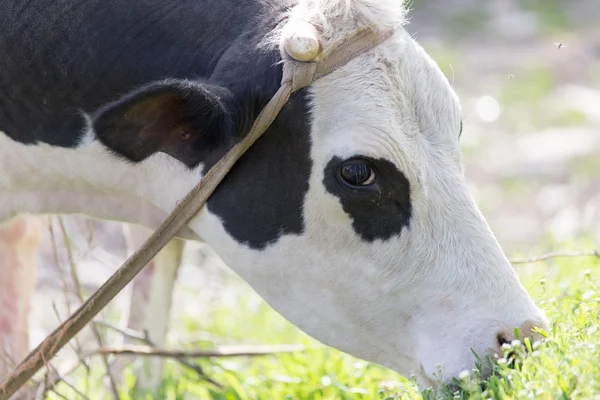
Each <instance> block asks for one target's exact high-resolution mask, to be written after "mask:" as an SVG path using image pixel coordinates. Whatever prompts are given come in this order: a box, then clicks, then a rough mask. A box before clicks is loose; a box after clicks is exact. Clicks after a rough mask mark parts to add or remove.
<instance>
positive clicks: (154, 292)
mask: <svg viewBox="0 0 600 400" xmlns="http://www.w3.org/2000/svg"><path fill="white" fill-rule="evenodd" d="M126 229H128V230H129V232H128V234H127V233H126V235H125V236H126V237H127V238H128V247H129V251H130V253H132V252H133V251H134V250H136V249H138V248H139V247H140V246H141V245H142V243H144V241H145V240H146V239H147V238H148V237H149V236H150V233H151V232H150V231H149V230H148V229H146V228H144V227H141V226H138V225H128V226H127V228H126ZM184 244H185V242H183V241H181V240H176V239H175V240H172V241H171V242H169V243H168V244H167V245H166V246H165V247H164V248H163V249H162V250H161V251H160V252H159V253H158V254H157V255H156V257H155V258H154V259H153V260H152V261H151V262H150V263H149V265H147V266H146V268H145V269H144V270H143V271H142V272H141V273H140V275H138V276H137V277H136V278H135V279H134V281H133V284H132V288H131V296H130V306H129V312H128V317H127V318H128V321H127V327H128V328H130V329H134V330H137V331H143V332H146V333H147V335H148V338H149V339H150V340H151V341H152V343H153V344H154V345H155V346H158V347H162V346H164V345H165V340H166V336H167V327H168V323H169V315H170V310H171V303H172V298H173V287H174V285H175V280H176V278H177V270H178V269H179V265H180V264H181V259H182V255H183V249H184ZM162 369H163V360H162V359H160V358H147V359H144V360H143V368H142V371H141V373H140V374H139V375H138V386H139V387H140V388H141V389H146V390H156V389H157V388H158V386H159V385H160V380H161V376H162Z"/></svg>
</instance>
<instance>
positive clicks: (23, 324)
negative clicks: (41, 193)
mask: <svg viewBox="0 0 600 400" xmlns="http://www.w3.org/2000/svg"><path fill="white" fill-rule="evenodd" d="M45 228H46V224H45V222H44V220H43V219H42V218H40V217H29V216H19V217H17V218H15V219H14V220H12V221H10V222H9V223H7V224H3V225H0V355H1V356H0V377H3V376H6V374H8V373H9V372H10V371H11V368H12V365H10V364H11V363H12V362H14V363H18V362H20V361H21V360H22V359H23V358H24V357H25V356H26V355H27V353H28V351H29V323H28V319H29V311H30V308H31V298H32V296H33V292H34V289H35V270H36V256H37V249H38V247H39V246H40V244H41V241H42V239H43V237H44V234H45V232H46V229H45Z"/></svg>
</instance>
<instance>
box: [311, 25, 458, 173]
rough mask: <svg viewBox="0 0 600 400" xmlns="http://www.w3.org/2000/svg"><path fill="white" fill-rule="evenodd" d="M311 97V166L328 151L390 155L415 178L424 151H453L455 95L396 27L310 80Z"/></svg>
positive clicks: (424, 164)
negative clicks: (356, 55) (328, 72)
mask: <svg viewBox="0 0 600 400" xmlns="http://www.w3.org/2000/svg"><path fill="white" fill-rule="evenodd" d="M311 94H312V96H311V107H312V131H311V142H312V144H313V147H312V157H313V159H314V161H315V167H316V168H318V167H321V166H322V165H323V164H325V163H326V162H327V161H328V160H329V159H330V158H331V157H333V156H338V157H350V156H353V155H365V156H371V157H375V158H385V159H387V160H389V161H390V162H392V163H393V164H394V165H396V166H397V167H398V169H399V170H401V171H403V172H404V173H405V174H407V177H408V178H409V180H410V181H411V182H415V183H416V182H418V181H420V180H421V179H422V175H423V171H422V169H423V168H428V167H430V165H428V164H430V163H429V162H428V160H427V159H428V158H429V156H430V154H427V152H428V150H430V149H432V148H433V149H435V148H436V147H439V150H442V151H444V152H447V151H451V152H452V153H455V154H458V142H457V137H458V133H459V130H460V120H461V117H460V114H461V112H460V103H459V101H458V98H457V96H456V94H455V93H454V91H453V89H452V88H451V86H450V84H449V82H448V80H447V79H446V77H445V76H444V75H443V74H442V72H441V70H440V69H439V67H438V66H437V64H435V62H434V61H433V60H432V59H431V58H430V57H429V56H428V55H427V54H426V53H425V51H424V50H423V49H422V48H421V47H420V46H418V45H417V44H416V43H415V42H414V41H413V40H412V39H411V38H410V37H409V35H408V34H407V33H406V32H405V31H404V30H402V29H400V30H399V32H398V33H397V34H396V35H395V36H394V37H393V38H391V39H390V40H389V41H386V42H385V43H384V44H382V45H380V46H379V47H377V48H376V49H374V50H372V51H371V52H370V53H368V54H366V55H363V56H362V57H359V58H357V59H355V60H353V61H351V62H350V63H348V65H346V66H345V67H344V68H343V69H340V70H338V71H335V72H334V73H332V74H331V75H330V76H327V77H325V78H323V79H321V80H319V81H317V82H315V83H314V84H313V86H312V87H311ZM433 153H435V152H433ZM433 153H432V154H433ZM447 161H448V159H447V158H446V159H444V160H443V162H447ZM454 161H455V160H454ZM452 162H453V161H452Z"/></svg>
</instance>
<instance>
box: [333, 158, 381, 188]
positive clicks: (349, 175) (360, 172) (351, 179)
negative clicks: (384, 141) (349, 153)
mask: <svg viewBox="0 0 600 400" xmlns="http://www.w3.org/2000/svg"><path fill="white" fill-rule="evenodd" d="M340 175H341V177H342V179H343V180H344V182H346V184H348V185H350V186H354V187H361V186H371V185H372V184H374V183H375V172H374V171H373V168H371V165H370V163H369V162H367V161H365V160H350V161H346V162H345V163H344V164H343V165H342V168H341V170H340Z"/></svg>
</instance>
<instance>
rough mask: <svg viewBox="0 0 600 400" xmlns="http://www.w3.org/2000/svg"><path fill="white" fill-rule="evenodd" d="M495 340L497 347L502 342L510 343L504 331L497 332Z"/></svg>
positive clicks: (500, 345)
mask: <svg viewBox="0 0 600 400" xmlns="http://www.w3.org/2000/svg"><path fill="white" fill-rule="evenodd" d="M496 340H497V341H498V347H502V345H503V344H510V340H508V339H507V338H506V335H504V333H499V334H497V335H496Z"/></svg>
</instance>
